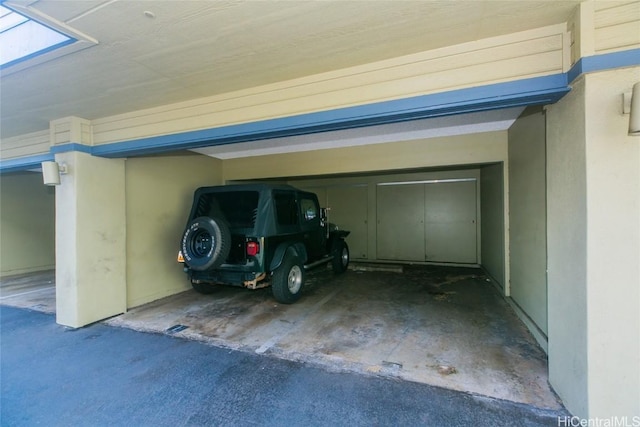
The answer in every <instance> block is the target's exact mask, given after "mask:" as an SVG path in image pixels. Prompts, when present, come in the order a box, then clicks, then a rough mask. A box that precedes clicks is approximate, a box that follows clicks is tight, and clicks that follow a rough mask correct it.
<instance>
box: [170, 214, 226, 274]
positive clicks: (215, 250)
mask: <svg viewBox="0 0 640 427" xmlns="http://www.w3.org/2000/svg"><path fill="white" fill-rule="evenodd" d="M230 243H231V233H230V231H229V226H228V225H227V223H226V221H224V220H223V219H221V218H215V217H214V218H210V217H206V216H201V217H198V218H196V219H194V220H193V221H191V222H190V223H189V225H188V226H187V229H186V230H185V232H184V234H183V236H182V242H181V247H180V248H181V249H182V256H183V257H184V262H185V264H186V265H188V266H189V267H191V268H192V269H193V270H196V271H203V270H208V269H210V268H216V267H218V266H220V265H221V264H222V263H223V262H224V260H225V259H227V256H228V255H229V249H230V248H231V244H230Z"/></svg>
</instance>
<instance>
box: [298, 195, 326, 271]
mask: <svg viewBox="0 0 640 427" xmlns="http://www.w3.org/2000/svg"><path fill="white" fill-rule="evenodd" d="M298 206H299V207H300V219H301V221H300V228H301V230H302V233H303V238H304V244H305V246H306V247H307V251H308V253H309V258H310V259H313V260H316V259H319V258H322V257H323V256H325V255H326V241H327V236H326V234H325V229H324V228H323V227H322V226H321V225H320V221H321V218H320V205H319V204H318V198H317V197H316V196H315V195H314V194H304V193H303V194H300V195H299V199H298Z"/></svg>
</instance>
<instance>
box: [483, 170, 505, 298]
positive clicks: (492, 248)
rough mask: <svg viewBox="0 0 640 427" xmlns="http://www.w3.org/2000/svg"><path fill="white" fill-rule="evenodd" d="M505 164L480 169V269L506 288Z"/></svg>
mask: <svg viewBox="0 0 640 427" xmlns="http://www.w3.org/2000/svg"><path fill="white" fill-rule="evenodd" d="M503 169H504V163H497V164H494V165H490V166H485V167H483V168H481V169H480V189H481V191H480V212H481V218H482V219H481V221H482V227H481V242H482V244H481V254H482V262H481V264H482V266H483V267H484V268H485V269H486V270H487V272H488V273H489V274H490V275H491V276H492V277H493V278H494V279H495V280H496V281H497V282H498V285H499V286H500V287H501V288H503V289H504V288H505V250H504V248H505V235H504V234H505V232H504V230H505V222H504V220H505V215H504V211H505V208H504V205H505V203H504V171H503Z"/></svg>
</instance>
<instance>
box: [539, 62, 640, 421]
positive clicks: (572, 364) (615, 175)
mask: <svg viewBox="0 0 640 427" xmlns="http://www.w3.org/2000/svg"><path fill="white" fill-rule="evenodd" d="M638 81H640V68H638V67H636V68H628V69H620V70H615V71H607V72H601V73H594V74H590V75H586V76H584V77H581V78H580V79H578V80H577V81H575V82H574V84H573V90H572V91H571V93H569V94H568V95H567V96H566V97H565V98H563V99H562V100H561V101H560V102H558V103H557V104H555V105H552V106H550V107H549V109H548V110H547V170H548V174H547V218H548V228H547V242H548V297H549V305H548V309H549V376H550V381H551V384H552V385H553V386H554V388H555V390H556V391H557V392H558V394H559V395H560V397H561V398H562V399H563V401H564V403H565V405H566V406H567V408H568V409H569V410H570V411H571V412H572V413H574V414H576V415H578V416H581V417H584V418H589V417H590V418H595V417H599V418H610V417H613V416H617V417H622V416H633V415H636V416H637V415H638V414H640V340H639V339H638V338H639V337H640V287H639V286H638V283H640V263H638V259H640V140H639V139H638V138H637V137H630V136H628V135H627V130H628V120H629V116H625V115H623V114H622V111H621V107H622V104H621V96H622V93H624V92H628V91H630V90H631V86H632V85H633V84H634V83H636V82H638Z"/></svg>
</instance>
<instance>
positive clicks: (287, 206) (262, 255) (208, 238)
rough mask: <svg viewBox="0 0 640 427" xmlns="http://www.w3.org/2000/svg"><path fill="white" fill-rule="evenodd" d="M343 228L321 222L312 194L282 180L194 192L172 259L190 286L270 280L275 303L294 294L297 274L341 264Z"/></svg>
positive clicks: (345, 254) (300, 279)
mask: <svg viewBox="0 0 640 427" xmlns="http://www.w3.org/2000/svg"><path fill="white" fill-rule="evenodd" d="M348 234H349V232H348V231H344V230H338V228H337V227H336V226H335V225H332V224H329V223H328V222H327V216H326V209H324V208H320V205H319V204H318V198H317V197H316V195H315V194H314V193H309V192H306V191H301V190H298V189H295V188H293V187H291V186H288V185H271V184H244V185H225V186H216V187H202V188H199V189H197V190H196V192H195V195H194V199H193V206H192V207H191V213H190V214H189V220H188V221H187V227H186V230H185V232H184V234H183V236H182V242H181V244H180V252H179V254H178V260H179V261H180V262H183V263H184V271H185V272H186V273H187V274H188V275H189V279H190V280H191V284H192V285H193V288H194V289H195V290H196V291H198V292H200V293H210V292H212V291H213V285H214V284H225V285H232V286H244V287H247V288H249V289H258V288H263V287H266V286H269V285H271V288H272V291H273V296H274V297H275V299H276V300H277V301H278V302H281V303H285V304H290V303H293V302H295V301H296V300H297V299H298V298H299V297H300V292H301V290H302V286H303V283H304V272H305V270H308V269H310V268H313V267H316V266H319V265H324V264H326V263H329V262H331V263H332V267H333V271H334V272H336V273H342V272H343V271H345V270H346V269H347V266H348V265H349V249H348V247H347V244H346V242H345V241H344V238H345V237H346V236H347V235H348Z"/></svg>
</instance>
